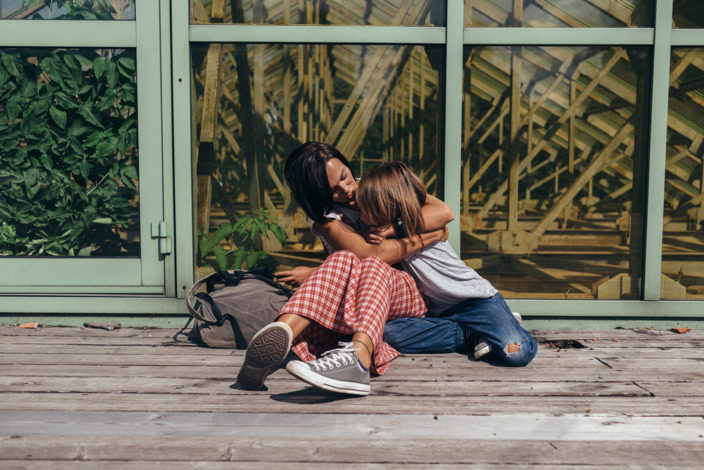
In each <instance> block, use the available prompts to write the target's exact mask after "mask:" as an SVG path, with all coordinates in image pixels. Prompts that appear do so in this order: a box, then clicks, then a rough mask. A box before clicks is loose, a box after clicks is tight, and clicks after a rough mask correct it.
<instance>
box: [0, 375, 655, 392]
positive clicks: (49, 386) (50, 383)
mask: <svg viewBox="0 0 704 470" xmlns="http://www.w3.org/2000/svg"><path fill="white" fill-rule="evenodd" d="M232 372H233V373H232V374H231V375H228V376H225V377H203V378H200V379H190V378H183V377H177V378H163V377H148V380H145V377H71V379H70V380H66V379H65V378H64V377H26V378H18V377H0V393H2V392H15V393H16V392H31V393H45V392H61V393H103V392H105V391H109V390H120V391H121V392H122V393H161V392H162V391H164V390H169V391H170V393H172V394H188V395H192V394H195V395H202V394H220V395H222V396H229V395H235V396H236V395H242V394H244V395H249V394H252V393H253V392H251V391H247V390H241V389H239V387H237V386H236V385H235V386H233V384H234V382H235V373H234V372H235V369H234V368H233V371H232ZM274 374H278V375H279V378H282V377H286V378H287V379H289V380H278V381H273V380H268V381H267V385H268V386H269V388H270V390H272V391H275V392H277V393H282V392H291V391H294V390H301V389H304V388H305V387H307V385H306V384H305V383H303V382H300V381H298V380H297V379H294V378H291V376H290V375H289V374H287V373H286V372H285V371H277V372H275V373H274ZM284 374H285V375H284ZM372 393H373V394H382V395H384V396H416V397H425V396H430V397H437V396H475V397H481V396H486V395H491V396H514V397H519V396H526V395H527V396H545V397H550V396H579V397H594V396H650V393H649V392H647V391H645V390H643V389H642V388H641V387H639V386H637V385H634V384H633V383H631V382H622V383H619V382H600V383H596V382H578V381H575V382H567V381H565V382H545V381H541V382H525V381H521V382H512V383H511V384H510V386H509V387H497V388H496V389H494V390H490V391H489V390H487V387H486V384H485V383H483V382H473V381H449V380H447V381H445V380H433V381H418V382H416V383H414V384H413V385H412V386H410V385H409V384H408V382H407V381H401V382H398V381H389V380H383V379H378V380H372Z"/></svg>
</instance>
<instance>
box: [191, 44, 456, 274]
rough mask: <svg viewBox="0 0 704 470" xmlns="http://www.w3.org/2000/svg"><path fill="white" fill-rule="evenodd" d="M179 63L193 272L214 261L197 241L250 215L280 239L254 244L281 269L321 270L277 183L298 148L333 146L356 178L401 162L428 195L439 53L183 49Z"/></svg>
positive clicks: (318, 255)
mask: <svg viewBox="0 0 704 470" xmlns="http://www.w3.org/2000/svg"><path fill="white" fill-rule="evenodd" d="M191 57H192V60H193V67H194V68H195V70H196V75H195V80H194V87H195V90H194V96H195V97H196V99H195V102H194V103H193V106H194V111H195V113H194V116H195V118H196V134H195V139H196V145H195V148H196V149H197V154H196V155H194V159H196V160H197V163H196V167H197V175H198V176H197V185H196V186H197V191H196V192H197V194H196V206H197V213H196V220H197V222H196V224H197V230H198V232H199V233H200V234H201V235H200V242H199V252H200V250H201V249H202V252H201V253H200V258H199V259H198V261H197V263H198V265H199V266H200V267H207V266H213V265H214V261H216V260H215V259H214V256H215V252H214V251H212V250H211V248H210V247H209V245H208V243H209V242H208V240H210V241H212V240H213V235H214V234H215V232H216V231H217V229H218V227H222V224H223V223H235V222H236V221H238V220H240V218H241V217H243V216H250V215H252V211H256V210H258V209H264V210H266V211H267V212H268V213H269V214H271V215H273V216H274V217H275V218H276V219H277V220H278V223H279V224H280V225H281V226H282V227H283V228H284V229H285V230H286V232H287V234H288V245H287V246H286V247H285V248H284V249H282V248H281V247H280V246H277V244H276V243H275V241H274V237H273V236H272V237H270V238H269V239H267V238H266V237H264V238H263V239H262V242H263V243H264V248H265V249H266V250H267V251H269V252H272V253H275V254H276V257H277V259H278V260H279V262H280V263H281V264H284V265H290V266H297V265H305V264H310V265H317V264H318V263H320V262H321V261H322V259H323V258H324V254H323V248H322V245H321V244H320V243H319V242H317V239H315V238H314V237H312V235H311V234H310V229H309V226H308V223H307V222H306V219H305V215H304V213H303V212H302V211H301V210H296V205H295V203H294V202H293V200H292V198H291V195H290V192H289V190H288V188H287V187H286V186H285V185H284V182H283V165H284V161H285V159H286V157H287V156H288V154H289V153H290V152H291V151H292V150H293V149H294V148H295V147H297V146H298V145H299V144H301V143H303V142H307V141H311V140H314V141H322V142H326V143H330V144H332V145H334V146H335V147H337V148H338V149H339V150H340V151H341V152H342V153H343V154H344V155H345V156H346V157H347V158H348V159H349V160H350V161H351V162H352V165H353V168H354V171H355V172H356V173H357V175H358V176H359V175H360V174H361V173H362V172H363V171H365V169H367V168H369V167H370V166H371V165H373V164H375V163H377V162H379V161H388V160H403V161H405V162H407V163H409V164H410V165H411V167H412V168H413V169H414V171H416V172H417V173H418V174H419V175H420V176H421V178H423V180H424V183H425V184H426V185H427V186H428V189H429V191H430V192H432V193H437V191H438V188H440V187H442V184H441V182H439V181H438V180H437V176H438V174H441V172H440V171H438V168H439V163H440V160H439V157H438V156H439V155H442V149H441V148H440V145H441V142H442V141H443V139H442V135H443V132H444V131H443V129H442V128H441V127H440V122H441V119H440V107H439V103H440V102H441V99H442V98H441V97H439V96H438V95H439V89H438V80H439V74H440V73H441V69H442V68H443V67H444V54H443V49H442V48H441V47H439V46H428V47H423V46H398V45H394V46H376V45H282V44H279V45H268V44H260V45H245V44H225V45H221V44H211V45H209V46H207V45H206V46H201V45H194V46H192V48H191ZM218 77H220V79H218ZM220 233H222V232H220ZM217 238H218V237H216V239H217ZM203 240H206V241H203ZM229 242H230V240H223V241H222V243H224V244H225V245H227V246H226V251H229V250H230V249H232V248H234V246H232V245H228V243H229ZM233 262H234V259H229V260H228V261H227V267H230V266H231V265H232V263H233Z"/></svg>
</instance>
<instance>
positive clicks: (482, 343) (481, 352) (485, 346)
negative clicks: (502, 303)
mask: <svg viewBox="0 0 704 470" xmlns="http://www.w3.org/2000/svg"><path fill="white" fill-rule="evenodd" d="M511 313H513V317H514V318H515V319H516V320H518V323H519V324H520V325H521V326H523V317H521V314H520V313H518V312H511ZM490 352H491V346H490V345H489V343H487V342H486V339H484V338H481V337H480V338H478V339H477V342H476V344H475V345H474V359H481V358H482V357H484V356H486V355H487V354H489V353H490Z"/></svg>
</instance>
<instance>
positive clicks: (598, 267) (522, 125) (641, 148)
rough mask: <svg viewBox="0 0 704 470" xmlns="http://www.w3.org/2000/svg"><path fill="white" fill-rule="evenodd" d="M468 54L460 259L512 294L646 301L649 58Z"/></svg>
mask: <svg viewBox="0 0 704 470" xmlns="http://www.w3.org/2000/svg"><path fill="white" fill-rule="evenodd" d="M465 55H466V63H465V68H464V83H465V91H464V110H465V111H464V125H463V162H462V195H461V208H462V209H461V210H462V214H461V229H462V246H461V256H462V259H464V260H465V261H466V262H467V263H468V264H469V265H471V266H472V267H475V268H476V269H477V270H478V272H479V273H480V274H481V275H483V276H484V277H486V278H487V279H489V280H490V281H491V282H492V283H493V284H494V286H496V287H497V289H499V290H500V291H501V292H502V293H503V294H504V295H505V296H506V297H512V298H531V297H532V298H561V299H591V298H598V299H616V298H638V297H639V295H640V294H639V287H638V286H639V279H640V277H641V271H642V255H641V253H642V249H643V240H642V234H643V201H644V191H645V188H644V181H645V177H644V174H645V168H644V165H645V164H646V163H647V159H646V153H647V146H646V142H647V135H646V131H647V127H648V126H647V116H648V110H647V107H648V97H649V84H650V70H651V57H650V56H651V54H650V49H649V48H645V47H629V48H622V47H520V46H515V47H498V46H496V47H474V48H470V47H467V48H465Z"/></svg>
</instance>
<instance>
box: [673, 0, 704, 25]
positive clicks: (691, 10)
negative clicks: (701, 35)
mask: <svg viewBox="0 0 704 470" xmlns="http://www.w3.org/2000/svg"><path fill="white" fill-rule="evenodd" d="M672 25H673V27H675V28H690V29H691V28H704V2H702V1H701V0H674V2H673V4H672Z"/></svg>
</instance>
